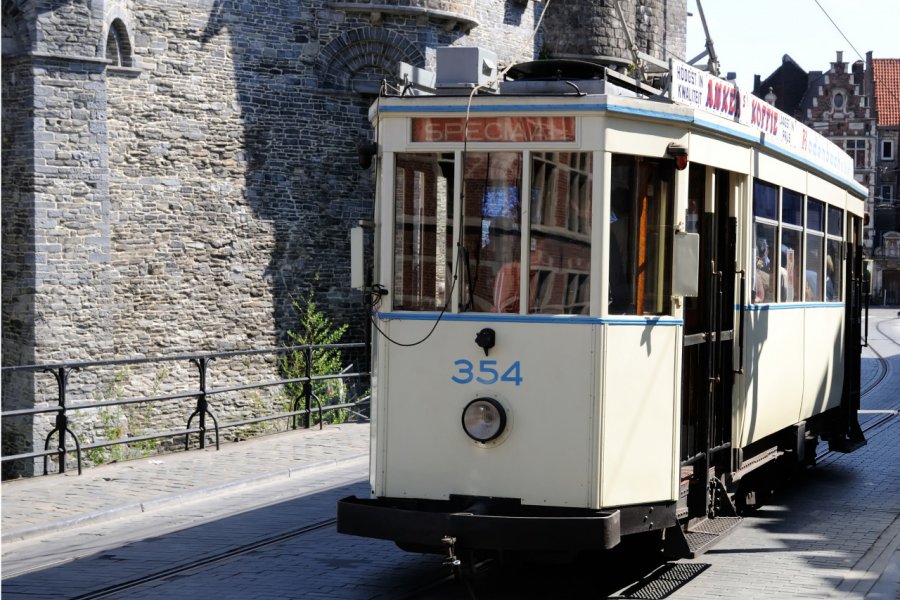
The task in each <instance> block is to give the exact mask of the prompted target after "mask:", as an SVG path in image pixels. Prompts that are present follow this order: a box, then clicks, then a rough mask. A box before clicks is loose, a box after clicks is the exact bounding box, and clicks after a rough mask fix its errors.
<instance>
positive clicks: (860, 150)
mask: <svg viewBox="0 0 900 600" xmlns="http://www.w3.org/2000/svg"><path fill="white" fill-rule="evenodd" d="M844 148H845V149H846V151H847V154H849V155H850V156H852V157H853V166H854V168H857V169H865V168H866V163H867V161H866V140H864V139H850V140H844Z"/></svg>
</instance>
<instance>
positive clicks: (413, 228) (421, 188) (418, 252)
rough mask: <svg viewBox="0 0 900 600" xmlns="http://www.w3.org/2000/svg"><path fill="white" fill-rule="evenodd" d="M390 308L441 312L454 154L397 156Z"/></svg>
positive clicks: (447, 280) (447, 277) (447, 282)
mask: <svg viewBox="0 0 900 600" xmlns="http://www.w3.org/2000/svg"><path fill="white" fill-rule="evenodd" d="M394 215H395V216H394V220H395V227H394V290H393V295H392V296H393V308H394V309H395V310H440V309H442V308H444V307H445V306H446V304H447V302H448V301H449V293H450V288H451V281H452V277H453V273H452V267H451V264H450V262H451V260H452V256H453V154H398V155H397V157H396V170H395V174H394Z"/></svg>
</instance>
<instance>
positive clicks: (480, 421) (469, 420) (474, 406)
mask: <svg viewBox="0 0 900 600" xmlns="http://www.w3.org/2000/svg"><path fill="white" fill-rule="evenodd" d="M462 426H463V430H464V431H465V432H466V435H468V436H469V437H470V438H472V439H473V440H475V441H476V442H482V443H484V442H489V441H491V440H493V439H496V438H497V437H499V436H500V434H501V433H503V429H504V428H505V427H506V411H505V410H503V406H502V405H501V404H500V403H499V402H497V401H496V400H494V399H493V398H476V399H475V400H472V401H471V402H469V403H468V404H467V405H466V408H465V409H464V410H463V414H462Z"/></svg>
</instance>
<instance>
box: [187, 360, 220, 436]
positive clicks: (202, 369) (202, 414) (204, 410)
mask: <svg viewBox="0 0 900 600" xmlns="http://www.w3.org/2000/svg"><path fill="white" fill-rule="evenodd" d="M215 359H216V357H214V356H213V357H212V358H210V357H208V356H201V357H200V358H192V359H191V362H192V363H194V364H195V365H197V370H198V371H199V373H200V393H199V394H197V408H195V409H194V412H192V413H191V416H190V417H188V421H187V427H186V429H190V428H191V421H192V420H193V419H194V416H195V415H199V428H200V449H201V450H203V449H204V448H206V415H207V414H209V416H210V417H212V420H213V424H214V425H215V428H216V450H218V449H219V422H218V420H217V419H216V417H215V415H213V414H212V413H210V412H209V402H208V401H207V399H206V396H207V393H206V392H207V389H206V373H207V371H208V367H209V363H210V361H213V360H215ZM189 438H190V434H189V433H186V434H185V436H184V449H185V450H187V449H188V441H189Z"/></svg>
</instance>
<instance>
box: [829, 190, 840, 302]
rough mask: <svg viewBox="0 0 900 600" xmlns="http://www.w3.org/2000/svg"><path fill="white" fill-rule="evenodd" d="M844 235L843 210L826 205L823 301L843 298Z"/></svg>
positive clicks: (836, 300)
mask: <svg viewBox="0 0 900 600" xmlns="http://www.w3.org/2000/svg"><path fill="white" fill-rule="evenodd" d="M843 235H844V211H842V210H841V209H839V208H837V207H836V206H829V207H828V239H827V241H826V254H825V301H826V302H839V301H840V300H841V299H842V298H843V287H842V285H841V284H842V282H843V272H844V261H843V253H842V252H841V246H842V241H843Z"/></svg>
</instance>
